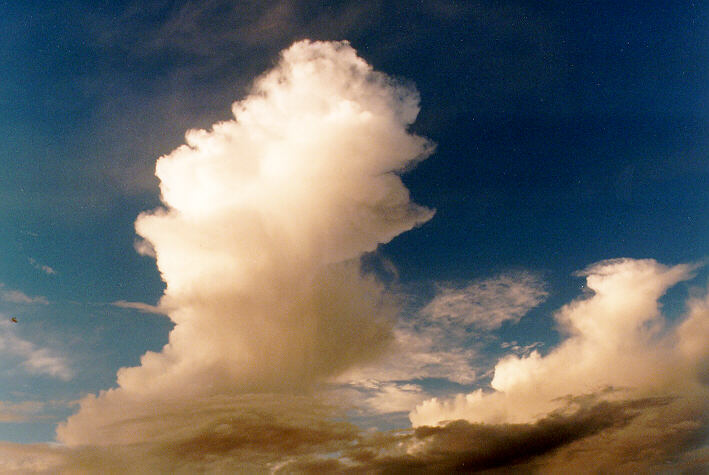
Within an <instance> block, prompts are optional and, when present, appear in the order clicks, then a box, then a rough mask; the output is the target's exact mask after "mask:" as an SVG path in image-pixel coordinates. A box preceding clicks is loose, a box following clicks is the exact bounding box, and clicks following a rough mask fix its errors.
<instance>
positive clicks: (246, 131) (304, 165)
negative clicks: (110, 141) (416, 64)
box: [58, 41, 433, 444]
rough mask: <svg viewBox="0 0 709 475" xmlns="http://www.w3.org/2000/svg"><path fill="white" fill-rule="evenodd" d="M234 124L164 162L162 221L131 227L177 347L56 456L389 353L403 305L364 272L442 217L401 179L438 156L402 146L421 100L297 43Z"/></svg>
mask: <svg viewBox="0 0 709 475" xmlns="http://www.w3.org/2000/svg"><path fill="white" fill-rule="evenodd" d="M233 112H234V116H235V118H234V119H233V120H230V121H226V122H221V123H218V124H215V125H214V126H213V128H212V130H210V131H204V130H201V131H194V130H193V131H190V132H188V133H187V134H186V139H187V145H184V146H182V147H179V148H178V149H176V150H174V151H173V152H172V153H171V154H169V155H167V156H164V157H161V158H160V159H159V160H158V162H157V166H156V175H157V177H158V178H159V179H160V189H161V193H162V200H163V203H164V205H165V208H164V209H159V210H156V211H154V212H152V213H144V214H142V215H141V216H140V217H139V218H138V220H137V222H136V230H137V232H138V234H139V235H140V236H141V237H142V238H143V239H144V240H145V242H146V243H149V244H150V246H151V248H152V250H154V253H155V256H156V262H157V266H158V268H159V270H160V272H161V275H162V278H163V280H164V281H165V282H166V289H165V294H164V296H163V298H162V300H161V302H160V307H162V308H167V309H169V310H168V313H169V317H170V318H171V319H172V320H173V321H174V323H175V327H174V329H173V330H172V332H171V333H170V339H169V343H168V345H166V346H165V348H163V351H162V352H160V353H154V352H149V353H147V354H145V355H144V356H143V357H142V359H141V366H139V367H135V368H123V369H121V370H120V371H119V373H118V381H117V382H118V387H117V388H115V389H113V390H110V391H107V392H104V393H102V394H101V395H99V396H98V397H96V398H94V397H90V398H87V399H85V400H84V401H83V402H82V403H81V408H80V410H79V412H78V413H77V414H75V415H74V416H72V417H70V418H69V419H68V421H67V422H66V424H64V425H62V426H60V427H59V429H58V436H59V439H60V440H62V441H64V442H67V443H70V444H82V443H89V442H92V441H94V440H95V437H96V434H98V433H100V434H101V437H102V438H104V439H107V440H108V439H110V438H111V437H112V436H113V437H116V438H118V439H120V438H121V435H120V433H119V432H117V431H118V429H115V431H114V429H113V428H116V427H119V426H120V424H119V421H121V420H123V419H124V418H130V417H132V415H131V411H132V410H133V409H135V410H136V411H139V410H141V409H140V408H141V407H142V405H144V406H145V407H146V408H150V410H151V411H152V410H154V409H153V408H155V407H161V403H160V402H159V401H161V400H163V399H165V398H175V397H177V398H184V399H185V400H190V398H198V397H205V396H209V395H214V394H225V393H226V394H234V393H248V392H254V391H255V392H260V393H263V392H269V391H273V390H277V391H293V390H302V389H306V388H308V387H312V386H313V385H317V384H318V382H320V381H325V380H326V379H327V378H329V377H333V376H336V375H337V374H338V373H341V372H342V371H344V370H346V369H348V368H351V367H354V366H357V365H361V364H364V363H367V362H368V361H370V360H372V359H374V358H376V357H377V356H379V355H381V354H382V353H384V352H385V351H386V349H387V348H388V345H389V344H390V343H391V342H392V341H393V339H394V336H393V332H392V327H393V324H394V321H395V317H396V313H397V310H398V307H397V304H396V302H395V300H394V299H392V298H391V297H390V296H389V295H388V294H387V292H386V291H385V289H384V287H383V285H382V284H381V283H380V282H378V281H377V280H376V278H375V277H373V276H371V275H364V274H363V272H362V269H361V266H360V262H359V257H360V256H361V255H363V254H364V253H366V252H370V251H372V250H374V249H375V248H376V247H377V246H378V245H379V244H381V243H385V242H388V241H390V240H391V239H392V238H394V237H395V236H396V235H398V234H400V233H402V232H404V231H406V230H409V229H411V228H412V227H414V226H416V225H418V224H420V223H423V222H425V221H427V220H428V219H430V218H431V216H432V215H433V212H432V211H431V210H428V209H426V208H422V207H420V206H417V205H415V204H414V203H412V202H411V201H410V199H409V193H408V191H407V189H406V188H405V187H404V185H403V183H402V182H401V179H400V178H399V176H398V175H397V173H398V172H399V171H401V170H403V169H404V168H407V167H409V166H411V164H412V163H415V162H416V161H418V160H421V159H423V158H425V157H426V156H427V155H428V154H429V153H430V152H431V150H432V148H433V147H432V145H431V144H430V142H428V141H427V140H426V139H424V138H421V137H418V136H415V135H412V134H410V133H408V132H407V126H408V125H409V124H411V123H412V122H413V121H414V119H415V118H416V115H417V113H418V94H417V93H416V92H415V91H414V90H412V89H410V88H408V87H404V86H402V85H400V84H397V83H396V82H395V81H393V80H392V79H390V78H388V77H386V76H385V75H383V74H380V73H377V72H374V71H373V70H372V68H371V67H370V66H369V65H368V64H367V63H366V62H365V61H363V60H362V59H361V58H359V57H358V56H357V55H356V53H355V51H354V50H353V49H352V48H351V47H350V46H349V45H348V44H347V43H345V42H334V43H324V42H309V41H302V42H298V43H295V44H294V45H293V46H291V47H290V48H289V49H288V50H286V51H284V52H283V54H282V57H281V60H280V62H279V63H278V65H276V67H275V68H274V69H273V70H271V71H269V72H268V73H266V74H265V75H263V76H262V77H260V78H259V79H258V80H257V81H256V82H255V84H254V87H253V90H252V92H251V94H250V95H249V96H248V97H246V98H245V99H244V100H242V101H239V102H237V103H235V104H234V105H233ZM143 248H144V246H141V249H143ZM131 408H133V409H131ZM165 417H166V418H175V420H176V421H179V420H182V418H181V416H180V415H178V414H172V413H171V414H165ZM111 434H113V435H111Z"/></svg>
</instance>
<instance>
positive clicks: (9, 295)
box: [0, 284, 49, 305]
mask: <svg viewBox="0 0 709 475" xmlns="http://www.w3.org/2000/svg"><path fill="white" fill-rule="evenodd" d="M0 298H2V300H4V301H5V302H11V303H20V304H40V305H49V301H48V300H47V298H46V297H42V296H35V297H30V296H29V295H27V294H25V293H24V292H21V291H19V290H10V289H8V290H5V289H4V285H3V284H0Z"/></svg>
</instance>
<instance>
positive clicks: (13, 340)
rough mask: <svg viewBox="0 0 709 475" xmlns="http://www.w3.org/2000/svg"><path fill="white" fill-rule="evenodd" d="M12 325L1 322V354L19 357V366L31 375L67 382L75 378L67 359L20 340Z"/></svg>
mask: <svg viewBox="0 0 709 475" xmlns="http://www.w3.org/2000/svg"><path fill="white" fill-rule="evenodd" d="M12 325H13V324H12V323H10V322H9V321H4V322H0V352H3V353H4V355H5V356H6V357H10V356H14V357H17V358H18V359H19V361H18V364H19V366H20V367H21V368H23V369H24V370H25V371H27V372H29V373H31V374H45V375H48V376H52V377H54V378H58V379H62V380H65V381H68V380H70V379H71V378H72V377H73V371H72V369H71V367H70V365H69V363H68V361H67V360H66V358H64V357H62V356H60V355H56V354H55V353H54V352H53V351H51V350H49V349H47V348H40V347H37V345H35V344H34V343H32V342H29V341H27V340H25V339H23V338H20V337H19V336H17V335H16V334H15V333H14V331H13V328H12Z"/></svg>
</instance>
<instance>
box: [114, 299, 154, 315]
mask: <svg viewBox="0 0 709 475" xmlns="http://www.w3.org/2000/svg"><path fill="white" fill-rule="evenodd" d="M111 305H113V306H115V307H120V308H130V309H133V310H138V311H139V312H143V313H155V314H157V315H165V314H166V313H167V310H166V309H164V308H162V307H160V306H159V305H150V304H147V303H144V302H128V301H125V300H117V301H115V302H111Z"/></svg>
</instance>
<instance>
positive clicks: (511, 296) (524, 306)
mask: <svg viewBox="0 0 709 475" xmlns="http://www.w3.org/2000/svg"><path fill="white" fill-rule="evenodd" d="M547 294H548V292H547V291H546V289H545V284H544V282H543V281H541V280H540V279H539V278H538V277H536V276H535V275H533V274H530V273H527V272H518V273H507V274H501V275H499V276H497V277H494V278H491V279H486V280H482V281H477V282H472V283H470V284H468V285H467V286H465V287H462V288H457V287H453V286H448V285H443V286H441V287H440V288H439V289H438V293H437V294H436V296H435V297H434V299H433V300H432V301H431V302H429V304H428V305H426V307H425V308H424V309H423V313H425V314H428V315H429V316H430V317H431V318H433V319H436V320H439V321H447V322H449V323H450V324H451V325H453V326H458V327H462V326H474V327H477V328H479V329H481V330H488V331H489V330H495V329H497V328H499V327H500V326H501V325H502V323H503V322H506V321H512V322H518V321H519V320H520V319H521V318H522V317H523V316H524V315H525V314H526V313H527V312H529V311H530V310H531V309H532V308H534V307H536V306H537V305H539V304H540V303H541V302H543V301H544V299H545V298H546V296H547Z"/></svg>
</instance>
